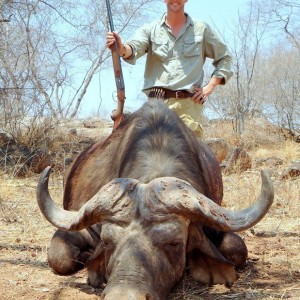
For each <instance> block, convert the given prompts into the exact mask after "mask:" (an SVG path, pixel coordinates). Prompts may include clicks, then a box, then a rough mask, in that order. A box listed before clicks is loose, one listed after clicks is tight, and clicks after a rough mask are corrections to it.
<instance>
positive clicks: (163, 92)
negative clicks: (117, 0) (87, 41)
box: [106, 0, 232, 138]
mask: <svg viewBox="0 0 300 300" xmlns="http://www.w3.org/2000/svg"><path fill="white" fill-rule="evenodd" d="M164 1H165V3H166V6H167V12H166V13H165V14H164V15H163V16H162V18H161V19H160V20H157V21H154V22H152V23H149V24H145V25H144V26H142V27H141V28H140V29H139V30H138V31H137V32H136V33H135V35H134V37H133V38H132V39H131V40H130V41H128V42H126V43H123V42H122V39H121V37H120V36H119V35H118V34H117V33H116V32H113V33H112V32H108V33H107V36H106V45H107V47H108V48H110V49H111V47H112V45H113V44H114V42H116V43H117V46H118V49H119V53H120V55H121V57H122V58H123V59H124V60H125V61H126V62H128V63H130V64H135V63H136V60H137V59H138V58H140V57H141V56H143V55H144V54H147V59H146V66H145V74H144V87H143V91H144V92H145V93H146V94H147V95H148V97H149V98H160V99H163V100H164V101H165V103H166V104H167V105H168V106H169V108H170V109H172V110H174V111H175V112H176V113H177V114H178V115H179V117H180V118H181V119H182V120H183V122H184V123H185V124H186V125H187V126H188V127H189V128H190V129H191V130H192V131H194V133H195V135H196V136H197V137H199V138H203V129H202V125H201V124H202V118H203V104H204V102H205V101H206V99H207V97H208V96H209V95H210V94H211V93H212V92H213V91H214V89H215V88H216V86H218V85H220V84H222V85H223V84H225V83H226V82H227V81H228V79H229V78H230V77H231V76H232V71H231V64H232V58H231V56H230V54H229V52H228V49H227V47H226V45H225V44H224V43H223V42H222V41H221V40H220V39H219V37H218V36H217V35H216V33H215V32H214V31H213V30H212V29H211V28H210V27H209V25H207V24H206V23H204V22H201V21H195V20H192V19H191V17H190V16H189V15H188V14H187V13H185V11H184V8H185V3H186V2H187V1H188V0H164ZM206 58H211V59H212V60H213V66H214V67H215V69H214V71H213V73H212V75H211V78H210V80H209V82H208V83H207V84H206V85H204V86H203V78H204V72H203V65H204V63H205V59H206Z"/></svg>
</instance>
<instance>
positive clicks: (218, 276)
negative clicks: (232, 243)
mask: <svg viewBox="0 0 300 300" xmlns="http://www.w3.org/2000/svg"><path fill="white" fill-rule="evenodd" d="M187 254H188V256H187V263H188V267H189V273H190V275H191V276H192V277H193V278H195V279H196V280H198V281H200V282H202V283H205V284H210V285H212V284H226V285H227V286H231V285H232V284H233V282H234V281H236V280H237V279H238V276H237V274H236V272H235V270H234V266H233V264H232V263H231V262H229V261H228V260H227V259H225V258H224V256H223V255H222V254H221V253H220V251H219V250H218V249H217V248H216V246H215V245H214V244H213V243H212V242H211V241H210V240H209V239H208V238H207V237H206V235H205V234H204V232H203V231H202V226H199V224H195V223H192V224H190V227H189V238H188V246H187Z"/></svg>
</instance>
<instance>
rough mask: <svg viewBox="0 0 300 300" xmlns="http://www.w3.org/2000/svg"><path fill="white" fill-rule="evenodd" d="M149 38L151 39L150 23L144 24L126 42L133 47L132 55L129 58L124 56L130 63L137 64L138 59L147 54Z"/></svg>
mask: <svg viewBox="0 0 300 300" xmlns="http://www.w3.org/2000/svg"><path fill="white" fill-rule="evenodd" d="M149 40H150V24H146V25H144V26H142V27H141V28H140V29H139V30H138V31H137V32H136V34H135V35H134V36H133V38H132V39H131V40H130V41H129V42H125V44H127V45H129V46H130V47H131V48H132V52H133V53H132V55H131V56H130V57H129V58H124V61H126V62H127V63H129V64H132V65H135V63H136V61H137V59H139V58H140V57H141V56H143V55H144V54H146V53H147V52H148V49H149Z"/></svg>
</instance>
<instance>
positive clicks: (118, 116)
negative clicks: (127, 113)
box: [106, 0, 125, 129]
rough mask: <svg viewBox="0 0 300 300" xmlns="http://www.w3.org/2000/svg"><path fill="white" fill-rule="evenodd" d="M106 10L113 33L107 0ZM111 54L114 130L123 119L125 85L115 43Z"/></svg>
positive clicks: (107, 1) (107, 0)
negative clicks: (115, 90)
mask: <svg viewBox="0 0 300 300" xmlns="http://www.w3.org/2000/svg"><path fill="white" fill-rule="evenodd" d="M106 8H107V14H108V21H109V25H110V30H111V31H112V32H114V31H115V30H114V24H113V19H112V13H111V8H110V2H109V0H106ZM111 54H112V60H113V67H114V74H115V80H116V87H117V97H118V104H117V109H115V110H113V112H112V114H111V118H112V120H113V121H114V127H113V129H116V128H117V127H118V126H119V125H120V123H121V122H122V120H123V119H124V115H123V109H124V103H125V84H124V78H123V72H122V66H121V59H120V53H119V50H118V46H117V43H115V44H114V45H113V46H112V49H111Z"/></svg>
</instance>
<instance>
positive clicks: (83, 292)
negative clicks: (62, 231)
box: [0, 149, 300, 300]
mask: <svg viewBox="0 0 300 300" xmlns="http://www.w3.org/2000/svg"><path fill="white" fill-rule="evenodd" d="M298 150H299V149H298ZM273 174H276V172H275V173H273ZM223 179H224V205H225V206H226V207H227V208H230V209H240V208H243V207H246V206H248V205H249V204H250V203H251V202H253V201H254V200H255V197H257V195H258V193H259V187H260V175H259V170H250V171H247V172H244V173H242V174H233V175H228V176H224V178H223ZM37 180H38V176H37V175H33V176H31V177H30V178H25V179H16V178H11V177H10V176H8V175H0V299H53V300H54V299H99V296H100V295H101V289H99V290H98V289H97V290H96V289H93V288H91V287H89V286H88V285H87V283H86V280H87V274H86V271H85V270H83V271H81V272H79V273H78V274H75V275H73V276H68V277H62V276H58V275H55V274H53V273H52V272H51V270H50V269H49V267H48V265H47V258H46V257H47V254H46V253H47V247H48V246H49V242H50V238H51V236H52V234H53V233H54V231H55V229H54V228H53V227H52V226H51V225H50V224H49V223H48V222H47V221H46V220H45V219H44V218H43V217H42V216H41V213H40V211H39V209H38V206H37V203H36V198H35V190H36V185H37ZM272 180H273V182H274V188H275V199H274V203H273V206H272V207H271V209H270V211H269V213H268V214H267V216H266V217H265V218H264V219H263V220H262V221H261V222H260V223H259V224H257V225H256V226H255V227H253V228H252V229H250V230H247V231H245V232H242V233H241V236H243V238H244V239H245V241H246V244H247V246H248V249H249V259H248V261H247V264H246V266H245V267H244V268H243V269H242V270H239V275H240V278H239V279H238V281H236V283H235V284H234V285H233V286H232V287H231V288H226V287H224V286H221V285H217V286H212V287H208V286H204V285H202V284H199V283H198V282H195V281H194V280H192V279H191V278H189V277H187V276H184V278H183V279H182V281H181V283H180V284H178V286H177V287H176V288H175V289H174V290H173V291H172V293H171V295H170V296H169V298H168V299H169V300H170V299H172V300H174V299H191V300H192V299H193V300H194V299H195V300H196V299H211V300H217V299H300V178H298V179H295V180H287V181H281V180H279V179H278V177H276V176H275V175H274V176H272ZM49 190H50V193H51V195H52V197H53V198H54V199H56V201H57V202H58V203H61V199H62V176H61V175H56V176H53V177H52V178H51V179H50V183H49Z"/></svg>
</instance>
